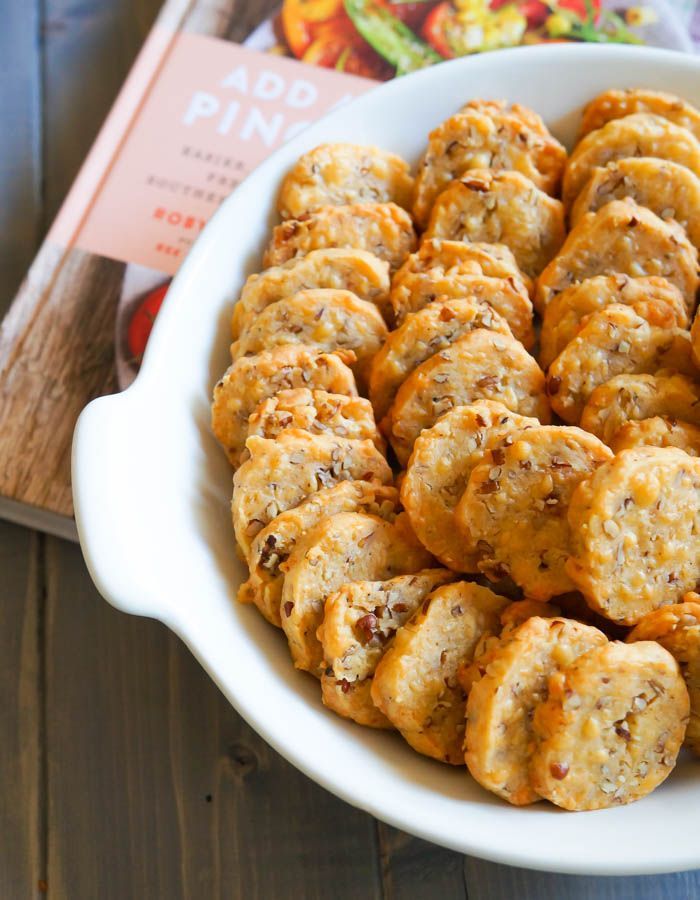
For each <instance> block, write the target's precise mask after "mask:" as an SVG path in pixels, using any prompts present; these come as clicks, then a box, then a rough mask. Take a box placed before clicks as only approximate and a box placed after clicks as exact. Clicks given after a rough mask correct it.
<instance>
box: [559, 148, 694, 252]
mask: <svg viewBox="0 0 700 900" xmlns="http://www.w3.org/2000/svg"><path fill="white" fill-rule="evenodd" d="M625 197H631V198H632V200H634V201H635V203H638V204H639V205H640V206H646V207H647V209H650V210H651V211H652V212H653V213H656V215H657V216H659V217H660V218H662V219H664V220H668V219H673V220H674V221H675V222H678V224H679V225H680V226H681V228H683V230H684V231H685V233H686V234H687V235H688V238H689V239H690V242H691V243H692V244H694V245H695V246H696V247H700V212H699V210H700V178H698V176H697V175H696V174H694V173H693V172H691V171H690V169H688V168H686V166H682V165H679V164H678V163H674V162H670V161H669V160H667V159H656V158H654V157H644V156H641V157H631V158H629V159H618V160H616V161H615V162H611V163H608V165H607V166H605V168H598V169H594V170H593V172H592V173H591V177H590V178H589V179H588V181H587V182H586V183H585V185H584V186H583V188H582V189H581V193H580V194H579V195H578V197H577V198H576V201H575V202H574V205H573V207H572V209H571V216H570V220H571V224H572V225H575V224H576V223H577V222H578V221H579V219H581V218H582V217H583V216H584V215H585V214H586V213H587V212H596V211H597V210H599V209H600V208H601V207H602V206H605V204H606V203H610V201H611V200H624V199H625Z"/></svg>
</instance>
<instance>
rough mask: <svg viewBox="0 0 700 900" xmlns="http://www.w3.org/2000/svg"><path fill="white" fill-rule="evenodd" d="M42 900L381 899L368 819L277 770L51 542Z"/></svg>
mask: <svg viewBox="0 0 700 900" xmlns="http://www.w3.org/2000/svg"><path fill="white" fill-rule="evenodd" d="M47 586H48V590H47V638H46V647H47V663H46V665H47V683H48V696H47V700H48V703H47V709H48V714H47V746H48V772H49V805H48V823H49V833H50V835H51V842H50V845H49V857H48V883H49V889H50V894H51V896H52V897H55V898H60V900H63V898H72V897H97V896H99V897H100V898H102V900H108V898H115V900H122V898H126V897H148V898H160V897H163V898H165V897H167V898H168V900H174V898H179V897H187V898H207V900H215V898H219V897H221V898H224V897H241V898H261V900H263V898H265V900H266V898H273V897H285V896H290V897H292V898H293V897H300V898H301V897H303V898H305V900H306V898H308V900H313V898H319V900H321V898H327V897H329V896H332V897H333V898H336V900H346V898H347V900H351V898H355V897H363V898H364V897H366V898H368V900H375V898H379V897H380V896H381V892H380V889H379V872H378V866H377V853H376V844H375V827H374V822H373V821H372V819H371V818H370V817H369V816H368V815H366V814H365V813H361V812H358V811H356V810H353V809H351V808H350V807H348V806H346V805H345V804H343V803H342V802H341V801H340V800H337V799H335V798H334V797H332V796H331V795H330V794H328V793H327V792H326V791H324V790H322V789H321V788H319V787H317V786H316V785H314V784H313V783H312V782H311V781H309V780H308V779H307V778H306V777H305V776H303V775H301V774H300V773H299V772H297V771H296V770H295V769H293V768H292V767H291V766H290V765H289V764H288V763H286V762H284V761H283V760H282V759H281V758H280V757H279V756H278V755H277V754H276V753H274V752H273V751H272V750H270V748H269V747H267V745H266V744H265V743H264V742H263V741H262V740H261V739H260V738H259V737H257V735H255V734H254V733H253V732H252V731H251V730H250V729H249V728H248V726H247V725H245V724H244V723H243V721H242V720H241V719H240V717H239V716H238V715H237V714H236V713H235V712H234V711H233V709H232V708H231V707H230V706H229V704H228V703H227V702H226V701H225V700H224V698H223V697H222V695H221V694H220V693H219V691H218V690H217V689H216V688H215V687H214V685H213V684H212V683H211V681H210V680H209V678H208V677H207V675H206V674H205V673H204V671H203V670H202V669H201V667H200V666H199V665H198V664H197V663H196V662H195V660H194V659H193V658H192V656H191V655H190V654H189V652H188V651H187V650H186V648H185V647H184V646H183V645H182V644H181V643H180V641H179V640H178V639H177V638H175V637H174V636H172V635H170V634H169V633H168V632H167V631H166V629H165V628H164V627H163V626H161V625H159V624H158V623H156V622H151V621H147V620H143V619H137V618H132V617H128V616H125V615H123V614H121V613H118V612H116V611H115V610H113V609H111V607H108V606H107V604H105V603H104V602H103V601H102V600H101V599H100V598H99V597H98V596H97V594H96V591H95V589H94V588H93V586H92V584H91V582H90V580H89V577H88V575H87V573H86V572H85V570H84V567H83V565H82V560H81V558H80V551H79V549H78V548H77V547H74V546H72V545H70V544H68V543H65V542H61V541H57V540H54V539H49V549H48V582H47Z"/></svg>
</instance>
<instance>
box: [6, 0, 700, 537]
mask: <svg viewBox="0 0 700 900" xmlns="http://www.w3.org/2000/svg"><path fill="white" fill-rule="evenodd" d="M234 6H235V4H234V3H232V2H228V3H227V2H214V0H191V2H187V0H168V2H167V3H166V4H165V5H164V7H163V10H162V12H161V15H160V16H159V19H158V21H157V22H156V24H155V26H154V27H153V29H152V31H151V33H150V35H149V37H148V39H147V41H146V43H145V45H144V47H143V49H142V51H141V53H140V54H139V56H138V58H137V60H136V62H135V64H134V66H133V68H132V71H131V72H130V74H129V76H128V78H127V80H126V82H125V84H124V86H123V89H122V91H121V93H120V95H119V97H118V99H117V101H116V102H115V104H114V107H113V108H112V110H111V112H110V114H109V116H108V117H107V120H106V121H105V123H104V126H103V128H102V130H101V132H100V134H99V136H98V138H97V140H96V141H95V144H94V145H93V147H92V149H91V151H90V153H89V155H88V157H87V159H86V161H85V163H84V165H83V167H82V169H81V171H80V173H79V175H78V177H77V179H76V181H75V183H74V184H73V187H72V189H71V191H70V193H69V195H68V197H67V198H66V200H65V202H64V204H63V207H62V209H61V210H60V212H59V215H58V216H57V218H56V220H55V222H54V224H53V226H52V228H51V230H50V232H49V234H48V236H47V239H46V241H45V243H44V245H43V246H42V248H41V250H40V252H39V254H38V255H37V257H36V259H35V261H34V263H33V265H32V267H31V269H30V271H29V273H28V275H27V278H26V279H25V282H24V284H23V285H22V287H21V289H20V291H19V293H18V295H17V298H16V299H15V301H14V303H13V305H12V307H11V309H10V311H9V312H8V314H7V316H6V318H5V320H4V321H3V323H2V327H1V328H0V514H2V515H3V516H5V517H6V518H10V519H14V520H16V521H19V522H22V523H25V524H29V525H32V526H34V527H40V528H43V529H45V530H47V531H51V532H54V533H57V534H60V535H62V536H67V537H75V527H74V523H73V519H72V514H73V509H72V501H71V490H70V444H71V438H72V431H73V426H74V424H75V421H76V419H77V416H78V415H79V413H80V410H81V409H82V408H83V406H84V405H85V404H86V403H87V402H89V400H91V399H93V398H94V397H95V396H99V395H100V394H104V393H109V392H112V391H115V390H121V389H123V388H125V387H126V386H128V385H129V384H130V383H131V381H133V379H134V378H135V377H136V375H137V373H138V368H139V363H140V359H141V357H142V355H143V351H144V348H145V346H146V342H147V340H148V336H149V334H150V331H151V327H152V324H153V320H154V319H155V317H156V315H157V314H158V310H159V309H160V306H161V304H162V303H163V301H164V299H165V297H166V294H167V289H168V285H169V283H170V280H171V278H172V276H173V275H174V274H175V273H176V271H177V269H178V267H179V266H180V264H181V263H182V261H183V259H184V258H185V256H186V254H187V252H188V250H189V248H190V247H191V245H192V243H193V242H194V240H195V239H196V237H197V235H198V234H199V233H200V232H201V230H202V228H203V227H204V225H205V224H206V222H207V221H208V219H209V218H210V217H211V215H212V214H213V213H214V212H215V210H216V209H217V207H218V206H219V205H220V204H221V203H222V202H223V200H224V199H225V198H226V197H227V196H228V194H230V193H231V191H232V190H235V188H236V186H237V185H238V184H239V183H240V181H241V180H242V179H243V178H245V176H246V174H247V173H248V172H250V171H251V170H252V168H254V167H255V165H257V164H258V163H259V162H260V161H262V160H263V159H264V158H265V157H266V156H267V155H268V154H269V153H270V152H271V151H272V150H274V149H275V148H276V147H278V146H280V144H282V143H283V142H284V141H285V140H288V139H289V138H290V137H292V136H293V135H295V134H296V133H298V131H299V130H300V129H302V128H304V127H305V126H306V125H307V124H308V123H310V122H312V121H313V120H315V119H317V118H318V117H319V116H321V115H323V114H324V113H325V112H327V111H329V110H331V109H332V108H334V107H336V106H337V105H339V104H342V103H347V102H348V101H349V100H351V99H352V98H353V97H356V96H358V95H359V94H361V93H363V92H364V91H366V90H369V89H371V88H372V86H373V85H374V84H375V83H376V82H377V81H382V80H387V79H389V78H393V77H396V76H399V75H404V74H407V73H409V72H411V71H413V70H415V69H417V68H422V67H423V66H427V65H433V64H436V63H439V62H440V61H442V60H444V59H450V58H453V57H456V56H461V55H465V54H468V53H474V52H480V51H484V50H491V49H497V48H499V47H506V46H513V45H516V44H530V43H539V42H542V41H550V40H557V41H597V42H602V41H624V42H628V43H653V44H659V45H662V46H667V47H674V48H676V49H684V50H691V49H692V42H691V40H690V37H689V33H688V29H687V27H686V26H685V25H684V23H683V22H682V20H681V17H680V16H678V15H676V14H675V13H674V11H673V10H672V9H671V8H670V7H668V6H666V4H665V3H664V0H653V5H652V4H651V3H645V5H641V6H640V5H636V4H631V3H627V2H625V0H620V2H613V3H612V4H608V3H601V0H556V2H554V0H515V2H503V0H490V2H489V0H439V2H434V0H428V2H417V3H404V2H400V3H389V2H386V0H283V2H282V4H281V6H280V7H279V9H278V10H277V11H275V12H273V14H272V15H270V16H268V17H265V18H263V19H262V21H261V22H260V23H259V24H258V26H257V27H256V28H255V29H254V31H253V32H252V33H251V34H250V35H249V37H248V39H247V40H246V41H245V44H244V45H240V44H236V43H233V42H232V41H230V40H227V38H226V35H227V33H228V32H229V31H230V30H231V25H232V22H233V18H234ZM686 18H687V16H686ZM28 361H30V362H31V365H30V364H28ZM40 384H41V385H42V388H41V389H39V385H40Z"/></svg>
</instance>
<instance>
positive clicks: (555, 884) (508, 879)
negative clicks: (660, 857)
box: [464, 857, 700, 900]
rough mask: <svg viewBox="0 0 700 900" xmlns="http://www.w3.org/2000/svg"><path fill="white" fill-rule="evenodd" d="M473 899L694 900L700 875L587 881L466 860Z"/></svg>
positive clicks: (471, 859)
mask: <svg viewBox="0 0 700 900" xmlns="http://www.w3.org/2000/svg"><path fill="white" fill-rule="evenodd" d="M464 868H465V876H466V882H467V887H468V890H469V900H504V898H510V897H517V898H518V900H692V898H695V897H700V873H699V872H680V873H678V874H676V875H648V876H640V877H637V878H586V877H579V876H576V875H553V874H549V873H547V872H531V871H529V870H527V869H516V868H511V867H510V866H499V865H497V864H496V863H490V862H485V861H484V860H481V859H473V858H472V857H465V864H464Z"/></svg>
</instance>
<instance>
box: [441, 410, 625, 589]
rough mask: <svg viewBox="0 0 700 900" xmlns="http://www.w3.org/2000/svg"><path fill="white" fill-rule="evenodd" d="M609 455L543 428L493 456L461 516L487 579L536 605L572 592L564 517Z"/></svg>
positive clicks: (585, 437) (483, 464)
mask: <svg viewBox="0 0 700 900" xmlns="http://www.w3.org/2000/svg"><path fill="white" fill-rule="evenodd" d="M611 458H612V453H611V452H610V450H609V448H608V447H606V446H605V444H603V443H602V441H600V440H598V438H596V437H595V436H594V435H592V434H588V433H587V432H585V431H582V430H581V429H580V428H565V427H564V428H562V427H560V426H557V425H539V426H535V427H533V428H529V429H527V431H524V432H523V431H521V432H519V433H518V434H517V435H515V436H514V440H513V441H512V442H511V443H510V444H509V445H508V446H500V447H495V448H494V449H491V450H487V451H486V452H485V453H484V455H483V458H482V460H481V461H480V462H479V463H478V464H477V465H476V466H474V468H473V469H472V471H471V474H470V476H469V481H468V483H467V487H466V490H465V492H464V494H463V496H462V498H461V499H460V501H459V503H458V504H457V507H456V509H455V516H454V517H455V522H456V524H457V526H458V528H459V530H460V532H461V534H462V537H463V540H464V544H465V550H466V552H470V553H473V554H474V555H475V556H476V559H477V566H478V569H479V571H480V572H483V574H484V575H486V576H487V577H488V578H491V579H492V580H496V579H499V578H503V577H506V576H509V577H510V578H512V579H513V581H514V582H515V583H516V584H517V585H518V586H519V587H520V588H522V590H523V592H524V593H525V596H526V597H528V598H530V599H532V600H545V601H546V600H549V599H551V598H552V597H555V596H556V595H557V594H563V593H565V592H566V591H571V590H573V589H574V584H573V582H572V581H571V579H570V578H569V576H568V575H567V574H566V571H565V565H566V561H567V559H568V558H569V554H570V551H571V546H570V534H569V528H568V524H567V519H566V513H567V509H568V506H569V502H570V499H571V495H572V494H573V492H574V490H575V489H576V486H577V485H578V484H579V483H580V482H581V481H582V480H583V479H584V478H586V477H588V476H589V475H590V474H591V473H592V472H594V471H595V469H596V468H597V467H598V466H599V465H601V463H603V462H605V461H607V460H609V459H611Z"/></svg>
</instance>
